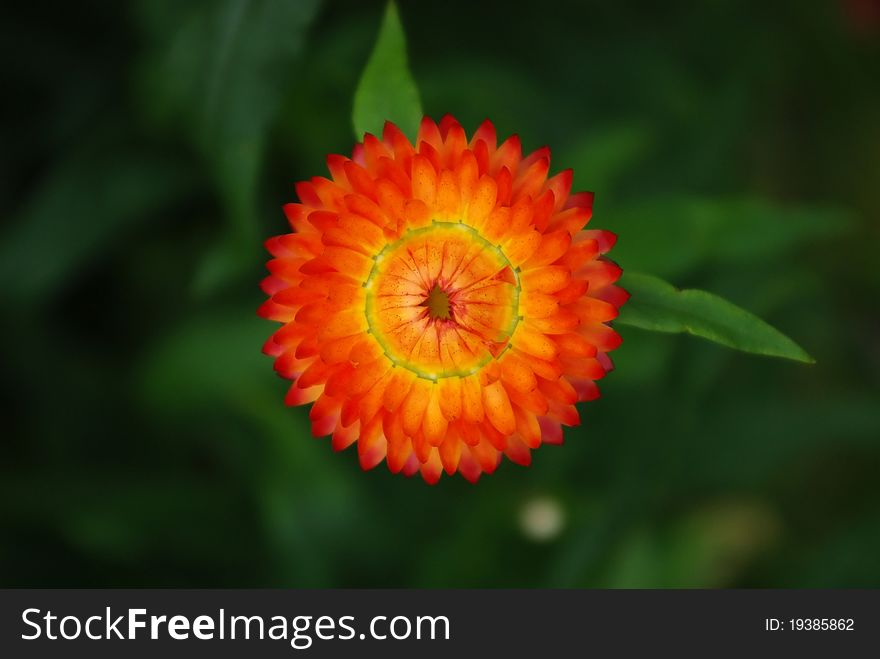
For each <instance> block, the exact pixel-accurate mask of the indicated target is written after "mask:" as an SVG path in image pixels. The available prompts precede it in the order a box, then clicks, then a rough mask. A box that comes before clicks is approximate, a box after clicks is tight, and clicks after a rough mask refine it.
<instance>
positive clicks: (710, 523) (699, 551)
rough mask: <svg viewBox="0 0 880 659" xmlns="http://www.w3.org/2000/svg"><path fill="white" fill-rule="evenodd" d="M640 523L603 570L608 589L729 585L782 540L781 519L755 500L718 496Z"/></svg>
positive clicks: (602, 582)
mask: <svg viewBox="0 0 880 659" xmlns="http://www.w3.org/2000/svg"><path fill="white" fill-rule="evenodd" d="M652 531H653V532H649V531H648V530H647V529H646V528H638V529H636V530H634V531H632V532H631V533H630V535H629V536H627V537H626V539H625V540H624V541H623V542H622V543H621V546H619V547H617V548H616V549H615V551H614V553H613V556H612V560H611V564H610V565H609V566H608V567H607V568H606V569H605V570H604V571H603V575H602V581H601V586H602V587H604V588H700V587H704V588H705V587H713V588H718V587H725V586H729V585H730V584H731V583H735V582H736V578H737V577H738V576H739V575H740V573H741V572H742V571H743V570H744V569H745V568H747V567H748V565H749V563H750V562H751V561H753V560H754V559H755V558H757V557H758V556H760V555H761V554H762V553H764V552H766V551H767V550H768V549H769V548H771V547H772V546H773V545H774V544H776V543H777V542H778V538H779V536H780V534H781V529H780V521H779V520H778V519H777V517H776V515H775V514H774V512H773V511H772V510H770V509H768V508H767V507H766V506H764V505H762V504H761V503H759V502H756V501H748V500H743V501H739V500H730V501H713V502H711V503H709V504H704V505H702V506H701V507H700V508H699V509H697V510H695V511H693V512H691V513H690V514H688V515H686V516H683V517H682V518H681V519H676V520H672V521H671V523H668V524H667V525H666V526H664V527H663V528H660V529H652Z"/></svg>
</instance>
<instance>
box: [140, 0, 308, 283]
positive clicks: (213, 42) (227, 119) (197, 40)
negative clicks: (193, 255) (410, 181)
mask: <svg viewBox="0 0 880 659" xmlns="http://www.w3.org/2000/svg"><path fill="white" fill-rule="evenodd" d="M150 4H151V5H152V4H155V3H150ZM318 5H319V3H318V1H317V0H298V1H297V2H288V1H287V0H225V1H224V2H210V3H202V4H199V5H193V6H190V7H187V8H184V9H181V8H180V7H179V6H178V5H177V3H173V4H172V5H171V7H172V9H171V10H170V11H168V10H166V13H165V14H162V13H161V11H160V10H159V9H157V8H156V7H147V8H145V9H144V11H145V12H150V13H151V20H150V22H151V23H152V30H153V31H154V32H156V33H157V34H156V35H155V37H154V41H155V43H157V44H158V47H156V48H155V49H154V51H153V53H152V54H151V55H150V56H148V57H147V58H146V59H145V63H144V66H143V89H142V96H143V102H144V104H145V105H146V106H147V112H148V113H150V114H151V115H152V116H153V118H154V119H156V120H158V121H159V122H164V123H167V124H169V125H173V126H183V127H184V128H185V129H186V130H187V133H186V135H185V137H186V138H187V139H188V140H189V141H191V142H192V143H193V144H194V145H195V146H196V147H197V148H198V149H199V151H200V152H201V153H202V156H203V157H204V158H205V161H206V162H207V164H208V167H209V171H210V173H211V175H212V176H213V178H214V182H215V185H216V188H217V192H218V194H219V196H220V198H221V199H222V202H223V208H224V212H225V215H226V219H227V221H228V222H229V227H230V235H228V236H227V237H226V239H227V240H228V241H229V243H230V246H220V247H217V249H219V250H221V251H223V250H225V251H227V252H232V253H236V254H237V255H238V258H240V259H241V260H242V261H244V262H247V261H249V260H251V259H252V258H253V253H254V252H255V251H256V249H257V246H258V243H259V232H258V229H257V222H256V214H257V210H256V206H257V204H256V196H257V182H258V180H259V174H260V168H261V167H262V163H263V159H264V154H265V145H266V134H267V132H268V130H269V128H270V126H271V124H272V122H273V121H274V120H275V119H276V117H277V115H278V111H279V109H280V107H281V102H282V100H283V98H284V96H285V95H286V93H287V91H288V89H289V87H290V85H291V84H293V81H294V79H295V74H296V70H295V63H296V60H297V58H298V57H299V55H300V53H301V52H302V49H303V46H304V44H305V37H306V31H307V28H308V27H309V25H310V23H311V21H312V18H313V17H314V15H315V13H316V10H317V8H318ZM209 258H213V257H209ZM233 272H234V270H233Z"/></svg>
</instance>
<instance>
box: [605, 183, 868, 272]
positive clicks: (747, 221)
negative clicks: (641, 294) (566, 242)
mask: <svg viewBox="0 0 880 659" xmlns="http://www.w3.org/2000/svg"><path fill="white" fill-rule="evenodd" d="M602 219H603V226H605V227H607V228H608V229H610V230H612V231H614V232H615V233H617V235H618V237H619V240H618V242H617V244H616V245H615V247H614V256H615V259H617V260H618V261H620V262H621V263H626V264H627V265H628V266H629V267H631V268H635V269H638V270H640V271H643V272H652V273H656V274H657V275H659V276H662V277H672V276H675V275H682V274H685V273H687V272H691V271H693V270H694V269H695V268H698V267H700V266H702V265H704V264H713V265H716V264H717V265H729V266H744V265H748V264H752V263H762V262H764V261H766V260H768V259H774V258H778V257H780V256H781V255H782V254H784V253H786V252H788V251H790V250H792V249H794V248H796V247H799V246H801V245H804V244H808V243H810V242H811V241H817V240H821V239H827V238H831V237H833V236H837V235H840V234H842V233H844V232H846V231H848V230H850V229H852V228H853V226H854V221H853V218H852V216H851V214H850V213H849V212H848V211H845V210H842V209H840V208H833V207H812V206H806V207H786V206H780V205H778V204H775V203H772V202H769V201H766V200H762V199H737V198H730V199H724V198H721V199H701V198H699V197H696V198H695V197H680V198H667V199H650V200H647V201H642V202H638V203H633V204H627V205H625V206H618V207H614V208H611V209H608V210H606V211H603V216H602Z"/></svg>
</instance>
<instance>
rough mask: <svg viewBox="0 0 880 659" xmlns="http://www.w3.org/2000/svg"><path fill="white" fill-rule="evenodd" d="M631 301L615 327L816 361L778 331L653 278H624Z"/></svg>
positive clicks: (704, 295)
mask: <svg viewBox="0 0 880 659" xmlns="http://www.w3.org/2000/svg"><path fill="white" fill-rule="evenodd" d="M623 287H624V288H626V289H627V290H628V291H629V292H630V294H631V295H632V297H631V298H630V300H629V302H627V303H626V305H624V307H623V309H621V312H620V316H619V317H618V318H617V320H616V322H618V323H620V324H621V325H630V326H632V327H639V328H641V329H646V330H651V331H654V332H668V333H679V332H686V333H688V334H693V335H694V336H700V337H702V338H704V339H709V340H710V341H714V342H715V343H720V344H721V345H725V346H728V347H730V348H736V349H737V350H742V351H744V352H752V353H755V354H758V355H767V356H770V357H783V358H785V359H793V360H795V361H799V362H806V363H808V364H812V363H814V362H815V360H814V359H813V358H812V357H810V355H808V354H807V353H806V352H805V351H804V350H803V348H801V347H800V346H799V345H798V344H796V343H795V342H794V341H792V340H791V339H790V338H788V337H787V336H785V335H784V334H783V333H782V332H780V331H779V330H777V329H776V328H774V327H773V326H771V325H769V324H768V323H766V322H764V321H763V320H761V319H760V318H758V317H757V316H755V315H754V314H751V313H749V312H748V311H746V310H745V309H742V308H740V307H738V306H736V305H735V304H733V303H731V302H728V301H727V300H725V299H724V298H721V297H719V296H717V295H713V294H712V293H708V292H706V291H701V290H695V289H689V290H679V289H677V288H675V287H674V286H672V285H671V284H668V283H667V282H665V281H663V280H662V279H658V278H657V277H653V276H651V275H643V274H637V273H627V274H626V275H625V277H624V281H623Z"/></svg>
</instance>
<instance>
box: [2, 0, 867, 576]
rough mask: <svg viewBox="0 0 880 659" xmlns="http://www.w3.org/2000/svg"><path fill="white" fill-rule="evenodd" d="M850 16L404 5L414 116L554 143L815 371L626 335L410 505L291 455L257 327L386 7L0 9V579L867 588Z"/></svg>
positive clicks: (622, 208) (604, 204)
mask: <svg viewBox="0 0 880 659" xmlns="http://www.w3.org/2000/svg"><path fill="white" fill-rule="evenodd" d="M847 6H848V5H847V3H843V2H838V1H837V0H819V1H817V2H816V3H814V4H812V5H811V10H810V11H804V10H803V5H802V3H799V2H796V1H795V0H784V1H783V2H776V3H766V2H764V3H762V2H757V1H750V2H734V0H721V1H719V2H714V3H701V4H696V3H691V2H674V3H671V4H670V3H664V4H663V5H662V6H660V5H655V4H653V3H650V2H646V1H645V2H630V3H617V4H614V5H612V6H609V5H608V3H599V2H575V1H574V0H571V1H567V2H565V1H563V2H557V3H554V4H553V5H552V7H550V6H548V7H547V8H546V11H539V12H536V11H535V10H534V7H533V6H531V5H529V4H528V3H522V4H519V3H472V2H461V1H459V0H450V1H448V2H444V3H425V2H415V1H414V0H410V1H407V0H403V1H402V2H400V3H399V5H398V7H399V13H400V18H401V21H402V24H403V26H404V28H405V32H406V41H407V50H408V53H409V58H410V64H411V68H412V70H413V72H414V75H415V78H416V80H417V81H418V83H419V87H420V89H421V91H422V101H423V104H424V108H425V111H426V112H428V113H429V114H431V115H433V116H435V117H439V116H441V115H442V114H443V113H445V112H451V113H452V114H454V115H455V116H457V117H458V118H459V119H460V120H461V121H462V122H463V123H464V125H465V126H466V127H467V128H468V129H469V130H473V129H474V128H475V127H476V126H477V125H478V123H479V122H480V121H481V120H482V119H483V118H485V117H490V118H491V119H492V120H493V121H494V122H495V123H496V125H497V126H498V129H499V132H500V133H501V134H508V133H511V132H518V133H519V134H520V135H521V137H522V139H523V142H524V144H525V145H526V147H527V148H536V147H538V146H540V145H542V144H544V143H546V144H548V145H549V146H550V147H551V148H552V150H553V153H554V167H555V168H556V169H562V168H565V167H573V168H574V170H575V186H576V188H577V189H591V190H595V191H596V193H597V203H596V207H595V214H594V220H593V223H594V224H595V225H596V226H599V227H606V228H609V229H612V230H613V231H615V232H617V233H618V234H619V236H620V240H619V241H618V243H617V246H616V247H615V251H614V255H615V257H616V258H617V259H618V260H619V262H620V263H621V265H622V266H623V267H624V268H625V269H627V270H629V269H632V270H634V271H635V270H640V271H645V272H652V273H655V274H658V275H660V276H662V277H664V278H666V279H669V280H671V281H673V282H674V283H675V284H676V285H679V286H682V287H693V288H701V289H705V290H711V291H713V292H717V293H718V294H720V295H723V296H724V297H726V298H728V299H731V300H735V301H736V302H737V303H738V304H741V305H742V306H743V307H744V308H746V309H749V310H750V311H753V312H754V313H756V314H758V315H760V316H761V317H762V318H766V319H767V320H768V321H769V322H771V323H772V324H773V325H774V326H776V327H778V328H779V329H780V330H781V331H783V332H785V333H786V334H787V335H789V336H792V337H794V338H796V340H797V341H798V343H800V344H801V345H802V346H803V347H804V348H805V349H806V350H807V351H808V352H810V353H811V354H812V355H813V356H815V357H816V360H817V364H816V365H815V366H812V367H805V366H803V365H800V364H795V363H786V362H781V361H777V360H762V359H760V358H756V357H752V356H749V355H744V354H740V353H734V352H731V351H728V350H725V349H723V348H721V347H718V346H715V345H712V344H709V343H706V342H700V341H696V340H693V339H692V338H690V337H685V336H680V335H660V334H652V333H648V332H644V331H642V330H639V329H636V328H630V327H621V332H622V334H623V336H624V344H623V346H622V347H621V348H620V349H619V350H618V351H617V353H615V361H616V364H617V370H616V371H615V372H614V373H612V374H611V375H610V376H609V377H608V378H607V380H606V381H605V382H603V383H602V390H603V397H602V398H601V399H600V400H598V401H596V402H594V403H591V404H589V405H586V406H585V407H584V409H583V410H582V412H583V414H582V416H583V425H582V427H580V428H578V429H574V430H573V431H571V432H569V433H568V434H567V439H566V444H565V446H563V447H545V448H543V449H541V450H539V451H538V452H537V453H536V454H535V456H534V462H533V466H531V467H530V468H528V469H522V468H520V467H517V466H515V465H512V464H510V463H505V464H504V465H503V466H502V467H501V468H500V469H499V471H498V472H497V473H496V474H495V475H493V476H492V477H489V478H484V479H483V480H482V481H481V482H480V483H479V484H478V485H477V486H475V487H474V486H470V485H468V484H467V483H465V482H463V480H462V479H446V478H444V479H443V481H441V483H440V484H439V485H438V486H437V487H433V488H431V487H428V486H425V485H423V484H422V483H421V482H419V481H417V480H407V479H404V478H401V477H399V476H392V475H390V474H388V473H387V472H386V471H385V470H384V469H383V468H379V469H376V470H374V471H372V472H368V473H361V472H360V470H359V468H358V466H357V457H356V455H355V454H354V453H353V452H352V451H347V452H345V453H342V454H339V455H336V454H333V452H332V451H331V450H330V447H329V443H328V442H327V441H326V440H313V439H311V437H310V435H309V430H308V425H307V423H306V411H305V410H303V409H290V408H286V407H284V405H283V403H282V400H283V396H284V391H285V383H284V382H283V381H281V380H279V379H278V378H277V377H276V376H275V374H274V372H273V370H272V368H271V362H270V361H269V360H268V359H267V358H265V357H263V356H261V355H260V352H259V351H260V346H261V344H262V341H263V340H264V339H265V337H266V336H268V334H269V333H270V331H271V326H270V324H269V323H266V322H264V321H261V320H259V319H257V318H256V317H255V315H254V311H255V309H256V307H257V306H258V305H259V303H260V301H261V298H262V295H261V293H260V291H259V289H258V288H257V282H258V281H259V279H260V278H261V277H262V275H263V272H264V270H263V262H264V260H265V255H264V254H263V253H262V251H261V250H260V248H259V241H260V240H261V239H262V238H264V237H266V236H269V235H273V234H276V233H280V232H283V231H285V230H286V222H285V220H284V218H283V215H282V213H281V211H280V207H281V205H282V204H283V203H285V202H287V201H290V200H292V199H293V195H294V193H293V187H292V184H293V182H294V181H296V180H299V179H302V178H305V177H308V176H313V175H320V174H323V173H324V171H325V170H324V157H325V155H326V154H327V153H332V152H336V153H342V152H346V151H348V150H349V149H350V148H351V141H352V140H351V110H352V99H353V98H354V93H355V89H356V85H357V81H358V79H359V76H360V73H361V71H362V70H363V66H364V62H366V61H367V59H368V57H369V56H370V53H371V52H372V50H373V45H374V41H375V37H376V34H377V33H378V31H379V26H380V23H381V21H382V17H383V13H384V4H383V3H382V2H380V1H378V0H377V1H375V2H360V1H358V2H356V1H355V0H346V1H337V2H332V1H330V0H328V1H327V2H324V3H323V4H320V5H319V3H317V2H299V1H298V2H293V3H291V2H282V1H280V0H278V1H273V0H251V1H246V0H238V1H232V0H229V1H224V2H208V1H207V0H203V1H201V2H191V3H186V5H181V4H180V3H172V2H170V1H167V0H143V1H142V2H139V3H119V4H107V3H95V2H86V3H84V4H83V3H80V4H77V5H63V4H61V5H59V4H57V3H53V4H52V5H51V6H43V5H42V4H41V3H27V4H19V5H14V6H13V5H10V6H8V7H5V8H4V9H3V13H4V17H3V21H2V22H0V33H2V36H3V38H2V40H0V43H2V47H3V49H4V53H3V54H4V55H5V57H4V62H5V65H4V66H3V69H2V76H3V88H4V90H5V91H6V98H7V99H8V100H7V102H6V103H5V104H4V105H3V108H2V110H0V111H2V113H3V114H2V121H0V130H2V132H3V135H2V137H3V144H4V152H3V158H2V160H0V164H2V172H0V173H2V176H0V207H2V210H3V212H4V214H5V216H6V221H5V222H4V225H3V227H2V229H0V271H2V273H3V275H4V277H3V282H4V285H3V286H2V288H0V301H2V308H3V339H4V344H5V350H4V360H3V361H4V373H5V374H6V377H5V378H4V395H3V396H2V399H0V400H2V413H3V418H4V420H5V431H4V433H3V435H4V440H5V441H4V450H3V457H2V458H0V483H2V485H0V487H2V491H0V494H2V497H0V515H2V518H0V519H2V524H3V530H4V532H3V535H2V539H0V583H2V584H3V585H6V586H22V585H29V586H47V585H56V586H66V585H80V586H99V585H144V586H146V585H153V586H162V585H165V586H170V585H174V586H315V587H321V586H562V587H570V586H615V587H616V586H674V585H682V586H824V587H828V586H880V563H878V561H877V559H876V557H877V556H878V555H880V480H878V473H880V340H878V337H880V316H878V311H877V300H878V299H880V269H878V268H877V267H876V262H877V261H876V247H877V244H878V238H880V229H878V222H877V218H878V215H880V191H878V187H877V185H876V181H877V176H878V175H880V159H878V153H880V125H878V123H877V121H876V117H877V116H878V115H880V88H878V86H877V85H876V80H877V79H878V74H880V32H878V29H877V26H871V25H862V24H858V23H857V22H856V21H857V20H858V19H857V17H856V16H854V15H853V14H851V13H848V11H847V9H846V7H847ZM535 502H540V504H541V505H536V504H535ZM524 510H527V511H530V512H529V513H528V518H529V519H530V520H532V521H531V522H530V524H532V526H531V527H528V528H541V529H548V528H549V529H552V533H549V532H542V533H543V535H541V536H540V541H539V540H538V536H537V535H535V534H534V533H532V534H531V535H530V534H529V533H527V532H526V530H525V528H524V527H523V525H522V524H521V523H520V520H521V518H522V516H523V511H524ZM542 510H543V511H554V512H552V514H553V515H555V516H556V517H554V519H555V520H556V521H553V520H550V521H546V520H545V521H544V522H542V521H541V519H540V515H541V514H543V513H541V511H542ZM535 511H537V512H535ZM536 515H537V516H538V519H537V521H535V516H536ZM551 521H552V522H553V523H550V522H551ZM535 525H537V526H535ZM548 533H549V537H548ZM539 535H540V534H539Z"/></svg>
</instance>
